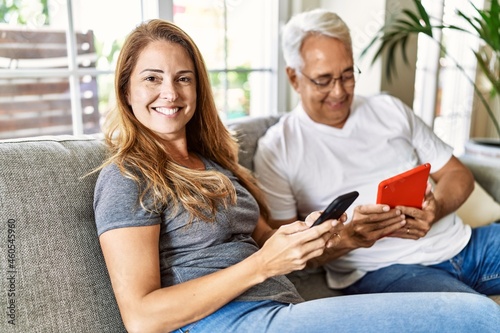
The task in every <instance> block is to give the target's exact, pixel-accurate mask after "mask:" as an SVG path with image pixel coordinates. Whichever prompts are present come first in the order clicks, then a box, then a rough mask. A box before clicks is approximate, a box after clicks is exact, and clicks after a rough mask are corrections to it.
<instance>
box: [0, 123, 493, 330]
mask: <svg viewBox="0 0 500 333" xmlns="http://www.w3.org/2000/svg"><path fill="white" fill-rule="evenodd" d="M276 120H277V119H276V118H274V117H268V118H251V119H245V120H240V121H235V122H232V123H230V124H228V127H229V128H230V129H232V130H235V131H236V133H237V136H238V138H239V139H240V141H241V152H240V159H241V163H242V164H243V165H245V166H246V167H249V168H252V157H253V152H254V150H255V147H256V143H257V139H258V138H259V137H260V136H261V135H262V134H263V133H264V132H265V131H266V130H267V128H268V127H269V126H270V125H272V124H273V123H275V122H276ZM104 157H105V147H104V145H103V143H102V141H101V140H100V139H99V138H96V137H93V136H82V137H74V136H58V137H45V138H33V139H21V140H10V141H9V140H8V141H0V221H1V223H0V234H1V237H0V238H1V241H0V253H1V257H0V259H1V260H0V295H2V296H1V308H2V318H1V320H0V332H2V333H10V332H19V333H31V332H43V333H50V332H54V333H60V332H64V333H67V332H86V333H89V332H90V333H94V332H95V333H105V332H110V333H119V332H125V328H124V326H123V324H122V321H121V318H120V314H119V311H118V308H117V305H116V302H115V299H114V296H113V292H112V289H111V285H110V281H109V277H108V275H107V271H106V266H105V264H104V260H103V257H102V253H101V250H100V247H99V243H98V239H97V235H96V230H95V225H94V220H93V209H92V202H93V190H94V184H95V181H96V177H97V175H96V174H91V175H89V176H86V174H87V173H88V172H90V171H91V170H93V169H94V168H96V167H97V166H98V165H99V164H100V163H101V162H102V161H103V159H104ZM496 172H497V173H496V175H500V173H499V172H498V171H496ZM497 188H498V187H497ZM292 279H293V281H294V282H295V283H296V285H297V287H298V289H299V290H300V291H301V292H302V293H303V294H304V297H305V298H317V297H325V296H328V295H330V294H332V291H331V290H329V289H328V288H326V285H325V283H324V279H323V274H322V272H312V273H305V272H302V273H301V274H295V275H294V276H293V277H292ZM333 294H335V293H333Z"/></svg>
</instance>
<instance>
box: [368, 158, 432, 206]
mask: <svg viewBox="0 0 500 333" xmlns="http://www.w3.org/2000/svg"><path fill="white" fill-rule="evenodd" d="M430 170H431V165H430V164H429V163H425V164H422V165H419V166H417V167H415V168H413V169H411V170H408V171H405V172H403V173H400V174H399V175H396V176H394V177H391V178H387V179H385V180H383V181H381V182H380V184H379V185H378V193H377V203H379V204H386V205H389V206H390V207H391V208H394V207H395V206H407V207H415V208H422V202H423V200H424V196H425V189H426V188H427V181H428V179H429V173H430Z"/></svg>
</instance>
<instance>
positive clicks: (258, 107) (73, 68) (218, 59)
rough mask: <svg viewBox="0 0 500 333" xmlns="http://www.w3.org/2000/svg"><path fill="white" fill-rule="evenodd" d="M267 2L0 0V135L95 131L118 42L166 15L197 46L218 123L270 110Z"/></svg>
mask: <svg viewBox="0 0 500 333" xmlns="http://www.w3.org/2000/svg"><path fill="white" fill-rule="evenodd" d="M277 6H278V1H267V0H252V1H249V0H232V1H230V0H212V1H193V0H191V1H190V0H105V1H102V0H7V1H3V2H2V3H1V4H0V124H1V126H0V139H5V138H16V137H27V136H37V135H57V134H76V135H79V134H93V133H98V132H99V131H100V121H101V117H102V115H103V114H104V113H105V112H107V111H108V110H109V109H110V108H112V107H114V102H113V100H114V96H113V93H114V91H113V89H114V88H113V77H114V75H113V71H114V68H115V63H116V58H117V55H118V53H119V50H120V47H121V45H122V43H123V40H124V38H125V36H126V35H127V34H128V33H129V32H130V30H132V29H133V27H134V26H136V25H137V24H138V23H140V22H141V21H143V20H145V19H150V18H154V17H161V18H164V19H168V20H173V21H174V22H175V23H176V24H178V25H179V26H180V27H182V28H183V29H184V30H186V32H188V34H190V35H191V36H192V37H193V39H194V40H195V42H196V43H197V45H198V46H199V47H200V50H201V52H202V54H203V55H204V57H205V60H206V63H207V67H208V69H209V72H210V78H211V82H212V85H213V90H214V95H215V98H216V103H217V105H218V108H219V110H220V112H221V116H223V118H224V119H230V118H235V117H240V116H245V115H259V114H266V113H270V112H271V110H274V109H276V107H275V106H273V105H276V103H277V102H276V93H274V91H276V85H277V84H276V81H277V79H276V67H277V65H276V63H277V61H276V58H277V55H276V54H275V53H276V51H275V49H276V46H277V42H276V40H277V34H278V32H277V31H276V30H277V29H274V28H273V27H274V26H277V23H276V22H277V20H278V19H277V17H276V15H277ZM117 8H119V9H120V10H119V14H116V15H115V14H113V13H117ZM256 18H258V19H256ZM256 23H257V24H256ZM270 31H273V33H269V32H270ZM274 31H275V33H274Z"/></svg>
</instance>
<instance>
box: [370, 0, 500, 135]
mask: <svg viewBox="0 0 500 333" xmlns="http://www.w3.org/2000/svg"><path fill="white" fill-rule="evenodd" d="M413 2H414V4H415V6H416V11H412V10H409V9H405V10H403V11H402V12H401V13H400V14H399V16H397V17H395V18H394V19H393V20H391V21H390V22H389V23H387V24H386V25H384V26H383V27H382V28H381V29H380V30H379V31H378V32H377V34H376V35H375V37H374V38H373V39H372V40H371V41H370V43H369V44H368V46H367V47H366V48H365V49H364V50H363V51H362V53H361V56H364V55H366V53H367V51H368V50H369V49H371V48H372V47H374V45H376V42H380V44H379V46H378V49H377V51H376V52H375V55H374V56H373V59H372V63H373V62H374V61H375V60H377V58H379V57H380V56H381V55H382V53H383V52H384V51H386V52H387V53H386V54H387V58H386V75H387V78H388V79H389V80H390V79H391V77H392V75H393V73H396V72H395V61H394V59H395V57H396V53H397V50H398V48H399V50H400V52H401V55H402V59H403V61H404V62H405V63H408V58H407V50H406V45H407V42H408V39H409V38H410V36H412V35H417V34H419V33H422V34H424V35H426V36H428V37H430V38H432V39H433V40H434V41H435V42H436V43H438V44H439V47H440V49H441V52H442V53H443V54H445V55H446V56H447V57H448V58H449V59H450V60H452V61H453V62H454V63H455V65H456V66H457V68H459V69H460V70H461V71H462V73H463V74H464V75H465V77H466V78H467V80H468V81H469V82H470V83H471V84H472V86H473V87H474V91H475V93H476V95H477V96H478V98H479V99H480V101H481V103H482V104H483V105H484V107H485V109H486V111H487V112H488V115H489V117H490V119H491V121H492V123H493V125H494V127H495V130H496V132H497V133H498V136H500V126H499V123H498V120H497V119H496V117H495V114H494V112H493V110H492V108H491V105H490V104H489V102H488V100H487V99H486V98H485V97H484V96H483V94H482V93H481V91H480V90H479V88H478V86H477V85H476V84H475V82H474V80H473V79H472V78H470V77H469V76H467V75H466V72H465V70H464V68H463V67H462V65H461V64H460V63H459V62H458V61H457V60H456V59H455V58H454V57H453V56H452V55H451V54H449V53H447V51H446V48H445V47H444V45H443V44H442V43H441V42H440V40H438V39H437V38H436V37H435V35H434V34H433V30H435V29H441V30H442V29H452V30H458V31H462V32H464V33H470V34H473V35H475V36H477V38H479V40H480V41H481V44H482V45H481V46H480V47H479V49H478V50H472V51H473V52H474V55H475V56H476V59H477V63H478V66H479V68H480V70H481V71H482V73H483V74H484V76H485V77H486V78H487V79H488V81H489V82H490V83H491V91H490V97H491V98H493V97H494V96H495V95H496V96H499V95H500V4H499V2H498V0H492V1H491V6H490V8H489V9H478V8H477V7H476V6H474V4H473V3H472V2H471V3H470V4H471V6H472V7H473V8H474V11H475V13H474V14H475V15H466V14H465V13H464V12H462V11H457V15H458V16H459V17H460V18H462V19H463V20H464V21H465V23H466V25H468V26H469V28H470V30H469V29H465V28H461V27H458V26H456V25H449V24H433V23H432V22H431V17H430V16H429V14H428V13H427V11H426V10H425V8H424V6H423V5H422V3H421V0H413Z"/></svg>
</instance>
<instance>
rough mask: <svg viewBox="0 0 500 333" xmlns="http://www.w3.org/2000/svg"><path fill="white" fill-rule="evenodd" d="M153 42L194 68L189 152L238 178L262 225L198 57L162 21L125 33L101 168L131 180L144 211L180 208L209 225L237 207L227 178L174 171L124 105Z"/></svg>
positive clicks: (255, 191) (249, 180) (254, 190)
mask: <svg viewBox="0 0 500 333" xmlns="http://www.w3.org/2000/svg"><path fill="white" fill-rule="evenodd" d="M154 41H167V42H170V43H176V44H178V45H180V46H182V47H183V48H184V49H185V50H186V51H187V53H188V54H189V56H190V57H191V60H192V61H193V64H194V67H195V75H196V95H197V101H196V111H195V113H194V115H193V117H192V118H191V120H190V121H189V122H188V123H187V125H186V136H187V144H188V150H189V151H193V152H196V153H198V154H200V155H202V156H204V157H205V158H208V159H210V160H212V161H215V162H216V163H218V164H219V165H221V166H222V167H223V168H225V169H228V170H229V171H231V172H232V173H233V174H234V175H235V176H236V177H238V179H239V181H240V183H241V184H242V185H243V186H244V187H245V188H246V189H248V191H249V192H250V193H251V194H252V195H253V196H254V197H255V199H256V200H257V202H258V204H259V208H260V213H261V215H262V216H264V218H266V219H267V218H268V217H269V211H268V208H267V206H266V204H265V203H264V200H263V196H262V194H261V192H260V190H259V188H258V187H257V186H256V184H255V180H254V178H253V177H252V175H251V173H250V172H249V171H248V170H247V169H245V168H243V167H241V166H240V165H239V164H238V144H237V142H236V141H235V139H234V138H233V136H232V135H231V133H230V132H229V131H228V130H227V128H226V127H225V126H224V124H223V123H222V121H221V119H220V118H219V115H218V112H217V109H216V106H215V102H214V99H213V95H212V90H211V86H210V81H209V78H208V74H207V70H206V66H205V63H204V60H203V57H202V55H201V53H200V51H199V50H198V48H197V46H196V45H195V43H194V42H193V40H192V39H191V38H190V37H189V36H188V35H187V34H186V33H185V32H184V31H183V30H182V29H180V28H179V27H177V26H176V25H174V24H172V23H170V22H167V21H163V20H159V19H154V20H151V21H148V22H144V23H142V24H141V25H139V26H138V27H137V28H136V29H134V30H133V31H132V32H131V33H130V35H129V36H128V38H127V40H126V41H125V43H124V45H123V48H122V49H121V52H120V56H119V58H118V63H117V67H116V74H115V93H116V98H117V107H116V108H115V109H114V110H112V111H110V113H109V114H108V116H107V118H106V121H105V124H104V126H103V128H104V134H105V140H106V143H107V144H108V146H109V147H110V150H111V156H110V157H109V158H108V159H107V160H106V161H105V163H104V164H103V165H102V166H101V168H102V167H104V166H106V165H109V164H113V163H114V164H116V165H117V166H118V167H119V168H120V170H121V172H122V173H123V174H124V175H125V176H126V177H128V178H131V179H133V180H135V181H136V182H137V185H138V187H139V191H140V197H139V203H140V205H141V206H142V207H144V208H145V209H147V210H149V211H154V212H161V211H162V210H163V209H164V208H165V207H166V206H167V204H171V205H172V207H174V208H175V209H178V208H179V206H178V205H179V204H181V205H182V206H183V207H184V208H185V209H186V210H187V211H188V212H189V213H190V215H191V218H193V217H197V218H201V219H204V220H209V221H213V220H214V218H215V211H216V210H217V209H218V208H221V207H227V205H229V204H234V203H235V202H236V192H235V189H234V186H233V184H232V183H231V182H230V180H229V179H228V178H227V177H226V176H224V175H223V174H222V173H220V172H215V171H208V170H207V171H197V170H191V169H188V168H184V167H182V166H179V165H178V164H176V163H175V162H174V160H173V159H172V158H171V156H170V155H169V153H168V151H167V150H166V149H165V147H164V145H163V144H162V143H161V139H160V138H159V137H158V135H156V134H155V133H154V132H153V131H151V130H149V129H148V128H147V127H145V126H144V125H142V124H141V123H140V122H139V121H138V120H137V119H136V117H135V116H134V114H133V112H132V109H131V107H130V105H129V104H128V101H127V95H128V92H129V89H130V76H131V73H132V71H133V69H134V66H135V65H136V63H137V59H138V57H139V55H140V53H141V52H142V50H144V48H145V47H146V46H147V45H149V44H150V43H151V42H154ZM175 209H174V211H175Z"/></svg>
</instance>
